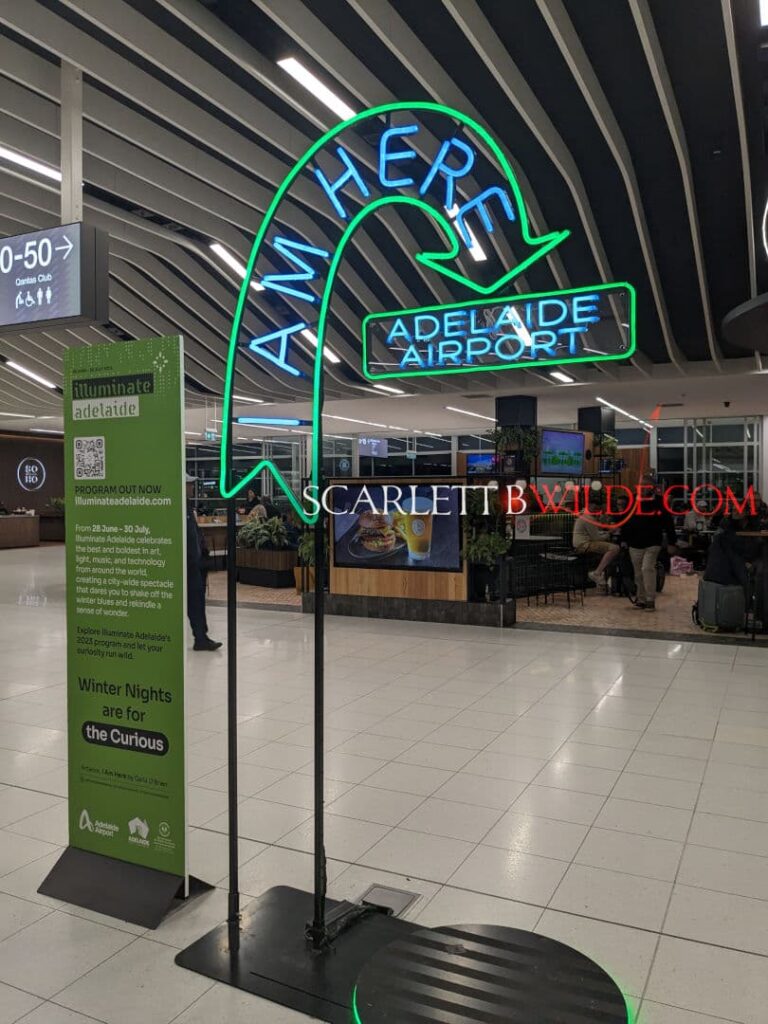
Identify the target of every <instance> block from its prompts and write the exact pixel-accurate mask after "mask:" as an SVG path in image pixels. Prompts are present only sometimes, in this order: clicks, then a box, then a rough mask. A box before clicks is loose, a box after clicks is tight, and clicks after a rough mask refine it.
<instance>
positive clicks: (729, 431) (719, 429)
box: [710, 423, 744, 443]
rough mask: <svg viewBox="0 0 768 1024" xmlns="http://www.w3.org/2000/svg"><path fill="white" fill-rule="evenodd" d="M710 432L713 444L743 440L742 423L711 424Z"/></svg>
mask: <svg viewBox="0 0 768 1024" xmlns="http://www.w3.org/2000/svg"><path fill="white" fill-rule="evenodd" d="M710 430H711V438H710V439H711V440H712V442H713V443H717V442H721V443H722V442H723V441H725V442H728V441H738V442H739V443H741V442H742V441H743V440H744V424H743V423H713V424H712V426H711V427H710Z"/></svg>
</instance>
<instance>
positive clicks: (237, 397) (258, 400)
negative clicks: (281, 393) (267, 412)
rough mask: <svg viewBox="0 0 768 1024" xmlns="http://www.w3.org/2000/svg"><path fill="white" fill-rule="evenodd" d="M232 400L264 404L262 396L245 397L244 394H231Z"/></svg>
mask: <svg viewBox="0 0 768 1024" xmlns="http://www.w3.org/2000/svg"><path fill="white" fill-rule="evenodd" d="M232 400H233V401H234V402H254V403H255V404H256V405H264V399H263V398H246V397H245V395H232Z"/></svg>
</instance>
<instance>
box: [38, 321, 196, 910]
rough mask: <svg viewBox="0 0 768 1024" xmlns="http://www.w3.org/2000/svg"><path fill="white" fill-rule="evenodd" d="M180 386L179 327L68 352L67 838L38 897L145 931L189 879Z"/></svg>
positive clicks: (183, 892) (186, 888)
mask: <svg viewBox="0 0 768 1024" xmlns="http://www.w3.org/2000/svg"><path fill="white" fill-rule="evenodd" d="M183 381H184V377H183V341H182V339H181V338H179V337H172V338H150V339H147V340H143V341H133V342H121V343H116V344H106V345H93V346H89V347H87V348H77V349H70V350H69V351H68V352H67V353H66V356H65V362H64V423H65V442H64V450H65V463H64V466H65V495H66V568H67V723H68V748H69V749H68V763H69V846H68V847H67V849H66V850H65V852H64V853H63V854H62V856H61V858H60V859H59V861H58V862H57V864H56V865H55V867H54V868H53V870H52V871H51V872H50V874H49V875H48V877H47V878H46V879H45V881H44V882H43V884H42V885H41V887H40V889H39V892H41V893H43V894H45V895H47V896H53V897H55V898H56V899H60V900H64V901H66V902H69V903H73V904H76V905H77V906H82V907H87V908H88V909H90V910H95V911H99V912H100V913H103V914H108V915H110V916H113V917H118V918H121V919H123V920H126V921H131V922H132V923H134V924H140V925H143V926H145V927H149V928H154V927H157V925H158V924H159V923H160V921H162V919H163V917H164V916H165V914H166V913H167V911H168V910H169V908H170V907H171V906H172V905H173V903H174V900H175V899H177V898H185V897H187V896H188V895H189V893H190V888H191V886H190V878H189V874H188V871H187V823H186V768H185V739H184V732H185V724H184V657H185V647H186V642H185V641H186V620H185V607H186V534H185V528H186V512H185V506H186V495H185V471H184V394H183ZM158 439H162V443H161V444H159V443H158ZM198 885H200V886H201V885H202V883H197V885H195V884H193V885H192V888H197V886H198Z"/></svg>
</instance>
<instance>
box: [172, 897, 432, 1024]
mask: <svg viewBox="0 0 768 1024" xmlns="http://www.w3.org/2000/svg"><path fill="white" fill-rule="evenodd" d="M338 905H339V904H338V903H336V901H334V900H327V901H326V906H327V908H328V911H329V912H330V911H332V910H333V909H334V908H335V907H337V906H338ZM312 909H313V897H312V895H311V894H310V893H308V892H301V891H300V890H298V889H291V888H288V887H287V886H277V887H275V888H274V889H269V890H268V891H267V892H265V893H264V895H263V896H260V897H259V898H258V899H257V900H254V901H253V902H252V903H249V904H248V906H247V907H246V908H245V910H244V911H243V914H242V918H241V922H240V928H239V930H237V931H236V932H235V933H234V935H231V934H230V927H229V925H228V924H226V923H225V924H221V925H219V926H218V927H217V928H214V929H213V931H211V932H208V934H207V935H204V936H203V937H202V938H201V939H198V940H197V942H195V943H193V944H192V945H191V946H188V947H187V949H185V950H182V952H181V953H179V954H178V956H177V957H176V963H177V964H178V965H179V966H180V967H186V968H187V969H188V970H190V971H195V972H196V973H197V974H202V975H204V976H205V977H206V978H213V979H214V980H216V981H221V982H223V983H224V984H226V985H232V986H234V987H235V988H238V989H242V990H243V991H245V992H251V993H253V994H254V995H257V996H261V997H262V998H263V999H269V1000H270V1001H271V1002H273V1003H278V1004H279V1005H281V1006H286V1007H289V1008H290V1009H292V1010H296V1011H298V1012H300V1013H305V1014H307V1015H308V1016H310V1017H314V1018H316V1019H319V1020H324V1021H328V1022H329V1024H349V1022H350V1019H351V1014H352V1000H353V994H354V990H355V984H356V982H357V977H358V975H359V974H360V972H361V970H362V969H363V967H364V966H365V964H366V963H367V962H368V961H369V960H370V959H371V957H372V956H374V954H376V953H378V952H379V950H381V949H383V947H385V946H388V945H389V944H390V943H392V942H395V941H396V940H397V939H402V938H404V937H405V936H407V935H408V934H409V933H410V932H411V931H414V930H416V925H413V924H410V923H409V922H408V921H401V920H398V919H397V918H394V917H388V916H386V915H384V914H375V915H373V916H371V917H367V918H364V919H363V920H361V921H358V922H357V923H356V924H355V925H354V926H353V927H352V928H350V929H349V931H347V932H344V933H343V934H342V935H340V936H339V938H338V939H337V940H336V942H335V943H334V945H333V948H332V949H330V950H328V951H326V952H324V953H316V952H314V951H313V950H312V949H311V948H310V946H309V945H308V943H307V940H306V939H305V937H304V930H305V928H306V925H307V922H308V921H310V920H311V919H312ZM231 940H232V941H231Z"/></svg>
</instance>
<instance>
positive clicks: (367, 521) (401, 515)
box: [331, 484, 461, 572]
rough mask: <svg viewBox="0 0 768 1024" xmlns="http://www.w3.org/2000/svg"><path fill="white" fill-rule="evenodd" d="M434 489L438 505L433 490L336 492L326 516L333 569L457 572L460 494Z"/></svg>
mask: <svg viewBox="0 0 768 1024" xmlns="http://www.w3.org/2000/svg"><path fill="white" fill-rule="evenodd" d="M436 486H437V487H438V489H437V497H438V500H437V501H435V500H434V493H433V485H432V484H403V485H396V484H386V485H385V484H350V485H349V486H348V487H347V489H346V490H341V489H340V488H339V487H338V486H337V488H336V490H334V492H333V513H334V514H333V515H332V516H331V521H332V527H331V528H332V533H333V561H334V565H336V566H338V567H341V568H346V569H426V570H430V571H432V572H435V571H438V572H440V571H442V572H460V571H461V517H460V515H459V507H460V500H459V492H458V491H452V490H451V489H450V486H449V485H447V484H443V485H436ZM398 492H399V495H398ZM395 500H396V501H398V503H399V505H400V509H402V511H400V510H399V509H398V508H397V507H396V506H395V504H394V502H395Z"/></svg>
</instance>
